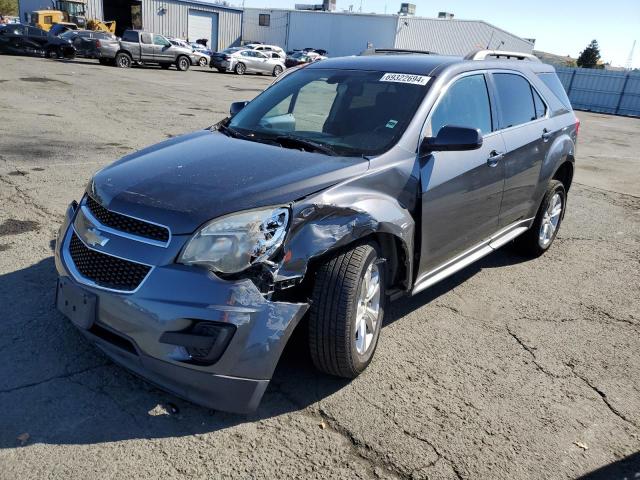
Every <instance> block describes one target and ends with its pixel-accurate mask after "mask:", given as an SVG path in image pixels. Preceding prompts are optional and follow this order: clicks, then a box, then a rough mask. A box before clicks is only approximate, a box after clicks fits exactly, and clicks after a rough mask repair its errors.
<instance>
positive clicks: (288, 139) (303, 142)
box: [275, 135, 337, 155]
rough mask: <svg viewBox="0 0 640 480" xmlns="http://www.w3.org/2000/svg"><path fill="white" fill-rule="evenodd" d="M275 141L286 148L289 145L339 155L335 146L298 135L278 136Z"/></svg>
mask: <svg viewBox="0 0 640 480" xmlns="http://www.w3.org/2000/svg"><path fill="white" fill-rule="evenodd" d="M275 141H276V142H278V143H279V144H280V145H282V146H283V147H285V148H286V147H287V145H288V146H289V147H291V148H296V147H299V148H302V149H303V150H309V151H312V152H321V153H324V154H326V155H337V153H336V151H335V150H334V149H333V148H331V147H329V146H328V145H325V144H324V143H319V142H314V141H313V140H307V139H306V138H301V137H296V136H293V135H282V136H279V137H276V138H275Z"/></svg>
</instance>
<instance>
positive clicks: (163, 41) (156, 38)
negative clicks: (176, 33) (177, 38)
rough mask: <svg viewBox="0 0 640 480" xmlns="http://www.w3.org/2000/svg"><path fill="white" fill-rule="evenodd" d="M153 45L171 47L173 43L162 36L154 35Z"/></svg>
mask: <svg viewBox="0 0 640 480" xmlns="http://www.w3.org/2000/svg"><path fill="white" fill-rule="evenodd" d="M153 43H154V44H155V45H162V46H163V47H169V46H170V45H171V42H170V41H169V40H167V39H166V38H164V37H163V36H162V35H154V36H153Z"/></svg>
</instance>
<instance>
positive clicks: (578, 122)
mask: <svg viewBox="0 0 640 480" xmlns="http://www.w3.org/2000/svg"><path fill="white" fill-rule="evenodd" d="M579 131H580V119H579V118H576V137H577V136H578V132H579Z"/></svg>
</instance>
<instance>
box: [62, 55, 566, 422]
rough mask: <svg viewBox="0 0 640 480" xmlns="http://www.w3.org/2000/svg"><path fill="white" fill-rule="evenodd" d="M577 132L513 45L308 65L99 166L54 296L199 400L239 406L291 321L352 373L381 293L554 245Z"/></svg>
mask: <svg viewBox="0 0 640 480" xmlns="http://www.w3.org/2000/svg"><path fill="white" fill-rule="evenodd" d="M505 56H508V57H509V58H503V57H505ZM578 127H579V122H578V120H577V119H576V117H575V115H574V113H573V111H572V109H571V105H570V103H569V101H568V99H567V97H566V95H565V93H564V90H563V89H562V86H561V84H560V82H559V80H558V78H557V76H556V74H555V72H554V69H553V67H551V66H548V65H544V64H542V63H540V62H538V61H537V60H535V59H534V58H531V57H529V56H526V55H522V54H508V53H506V52H490V51H480V52H475V53H473V54H471V55H469V56H468V57H466V58H464V59H463V58H455V57H442V56H435V55H390V56H365V57H348V58H347V57H345V58H335V59H328V60H325V61H322V62H318V63H314V64H310V65H308V66H306V67H305V68H303V69H300V70H298V71H295V72H293V73H292V74H290V75H287V76H285V77H283V78H282V80H280V81H278V82H276V83H274V84H273V85H272V86H271V87H269V88H268V89H267V90H265V91H264V92H263V93H261V94H260V95H258V96H257V97H256V98H255V99H254V100H252V101H251V102H238V103H234V104H233V105H232V107H231V116H230V117H228V118H226V119H225V120H223V121H221V122H219V123H217V124H216V125H214V126H212V127H210V128H208V129H206V130H202V131H198V132H194V133H190V134H187V135H183V136H181V137H176V138H172V139H169V140H167V141H165V142H163V143H161V144H158V145H155V146H152V147H149V148H146V149H144V150H141V151H139V152H137V153H134V154H131V155H128V156H126V157H124V158H122V159H121V160H119V161H117V162H115V163H114V164H112V165H110V166H108V167H106V168H104V169H103V170H101V171H99V172H97V173H96V174H95V175H94V177H93V178H92V179H91V181H90V182H89V184H88V186H87V189H86V192H85V193H84V195H83V196H82V198H81V200H80V201H79V203H76V202H73V203H72V204H71V205H70V206H69V208H68V210H67V213H66V217H65V220H64V223H63V224H62V226H61V228H60V232H59V236H58V241H57V245H56V249H55V258H56V267H57V270H58V274H59V279H58V285H57V306H58V308H59V309H60V310H61V311H62V312H63V313H64V314H65V315H66V316H67V317H69V318H70V319H71V321H72V322H73V323H74V324H75V325H77V326H78V327H79V329H80V330H81V331H82V333H83V334H84V335H85V336H86V337H87V338H88V339H89V340H91V341H92V342H94V343H95V344H96V345H97V346H98V347H99V348H100V349H101V350H103V351H104V352H105V353H106V354H107V355H109V356H110V357H111V358H113V359H114V360H115V361H116V362H118V363H120V364H121V365H124V366H125V367H127V368H128V369H130V370H132V371H134V372H136V373H138V374H139V375H141V376H143V377H145V378H147V379H149V380H150V381H152V382H153V383H155V384H157V385H159V386H161V387H163V388H165V389H167V390H169V391H171V392H173V393H175V394H176V395H179V396H182V397H184V398H187V399H190V400H192V401H194V402H196V403H199V404H201V405H205V406H208V407H211V408H215V409H220V410H229V411H234V412H248V411H252V410H254V409H255V408H256V407H257V406H258V404H259V402H260V399H261V398H262V395H263V393H264V391H265V389H266V388H267V386H268V384H269V380H270V379H271V376H272V374H273V372H274V369H275V367H276V364H277V363H278V359H279V358H280V354H281V352H282V350H283V348H284V346H285V344H286V343H287V341H288V340H289V338H290V336H291V334H292V332H293V331H294V329H295V328H296V327H298V326H299V325H301V324H302V323H305V324H306V329H305V331H306V332H308V333H307V336H308V347H309V349H310V352H311V358H312V359H313V362H314V364H315V365H316V366H317V367H318V368H319V369H320V370H321V371H323V372H326V373H329V374H332V375H338V376H342V377H347V378H353V377H356V376H357V375H358V374H360V373H361V372H362V371H363V370H364V369H365V368H366V367H367V365H368V364H369V362H371V359H372V357H373V354H374V352H375V349H376V345H377V343H378V340H379V336H380V331H381V326H382V323H383V319H384V310H385V306H386V304H387V302H388V301H389V300H391V299H395V298H398V297H401V296H403V295H414V294H416V293H418V292H421V291H423V290H424V289H426V288H428V287H430V286H431V285H433V284H435V283H436V282H438V281H440V280H442V279H444V278H446V277H447V276H449V275H451V274H453V273H454V272H456V271H458V270H460V269H462V268H463V267H465V266H467V265H469V264H471V263H472V262H474V261H476V260H478V259H479V258H482V257H483V256H485V255H487V254H490V253H491V252H493V251H495V250H496V249H497V248H499V247H501V246H503V245H505V244H510V245H511V246H512V247H513V248H516V249H518V250H519V251H520V252H522V253H523V254H524V255H529V256H537V255H540V254H542V253H544V252H545V251H546V250H547V249H549V248H550V246H551V244H552V242H553V240H554V238H555V236H556V235H557V233H558V228H559V227H560V223H561V222H562V218H563V215H564V212H565V210H566V205H567V193H568V191H569V188H570V186H571V180H572V176H573V171H574V158H575V154H576V140H577V135H578Z"/></svg>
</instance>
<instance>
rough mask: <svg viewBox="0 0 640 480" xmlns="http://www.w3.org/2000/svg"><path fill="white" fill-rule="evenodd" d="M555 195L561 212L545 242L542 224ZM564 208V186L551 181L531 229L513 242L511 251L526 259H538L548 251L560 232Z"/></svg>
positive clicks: (565, 205) (565, 195)
mask: <svg viewBox="0 0 640 480" xmlns="http://www.w3.org/2000/svg"><path fill="white" fill-rule="evenodd" d="M556 195H558V198H559V199H560V201H561V202H562V203H561V211H560V213H559V215H558V220H557V223H556V225H555V228H553V230H552V233H551V235H550V236H549V238H548V240H547V239H546V238H545V240H543V239H542V237H543V235H542V229H543V224H544V223H546V222H545V219H546V218H548V217H547V215H548V213H549V212H548V210H549V207H550V204H551V203H552V201H553V200H554V198H556ZM566 208H567V192H566V191H565V189H564V185H563V184H562V182H560V181H558V180H551V181H550V182H549V186H548V187H547V191H546V192H545V194H544V197H543V199H542V202H541V203H540V208H538V213H537V215H536V218H535V220H534V221H533V224H532V225H531V228H529V230H527V231H526V232H525V233H523V234H522V235H520V236H519V237H518V238H516V239H515V240H514V241H513V245H512V247H513V249H514V250H515V251H516V252H518V253H520V254H521V255H525V256H528V257H539V256H540V255H542V254H543V253H544V252H546V251H547V250H549V248H550V247H551V245H552V244H553V241H554V240H555V238H556V235H558V230H560V224H561V223H562V219H563V218H564V212H565V210H566ZM549 228H550V227H549Z"/></svg>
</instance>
